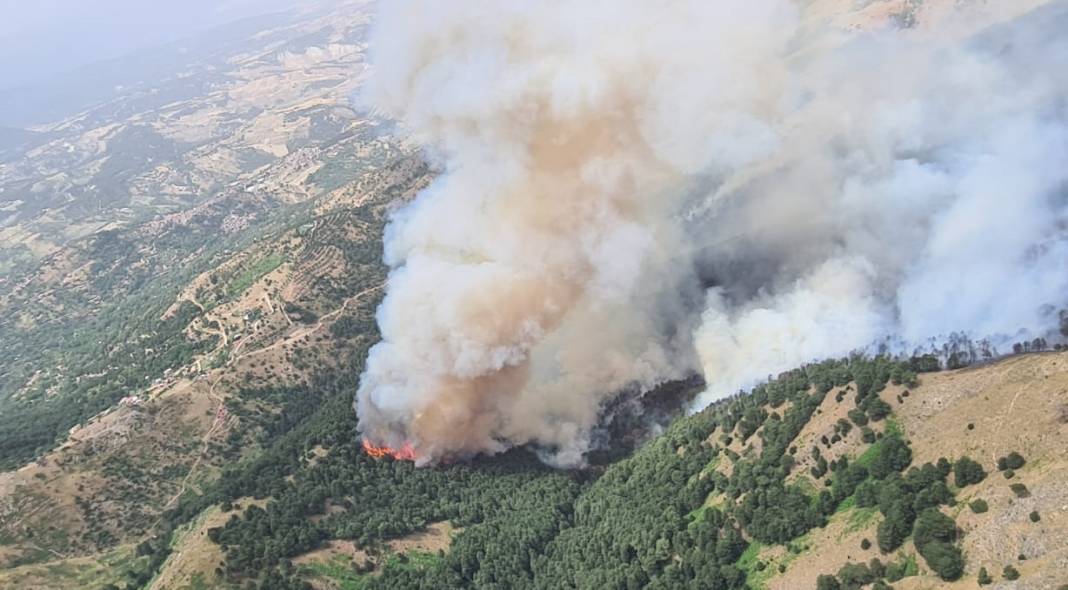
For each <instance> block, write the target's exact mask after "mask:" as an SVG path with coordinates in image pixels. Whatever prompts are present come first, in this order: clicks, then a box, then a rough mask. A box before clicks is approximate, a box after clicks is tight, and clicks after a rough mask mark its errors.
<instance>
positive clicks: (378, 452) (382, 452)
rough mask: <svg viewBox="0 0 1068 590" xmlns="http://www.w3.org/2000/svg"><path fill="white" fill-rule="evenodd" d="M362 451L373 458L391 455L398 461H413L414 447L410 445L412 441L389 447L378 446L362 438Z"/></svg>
mask: <svg viewBox="0 0 1068 590" xmlns="http://www.w3.org/2000/svg"><path fill="white" fill-rule="evenodd" d="M363 451H364V452H365V453H367V454H368V455H370V456H371V457H374V458H375V459H381V458H383V457H393V458H394V459H396V460H398V461H415V449H414V448H413V447H412V443H409V442H406V443H404V445H402V446H401V448H399V449H391V448H389V447H380V446H378V445H376V444H374V443H372V442H371V441H369V440H367V439H366V438H365V439H363Z"/></svg>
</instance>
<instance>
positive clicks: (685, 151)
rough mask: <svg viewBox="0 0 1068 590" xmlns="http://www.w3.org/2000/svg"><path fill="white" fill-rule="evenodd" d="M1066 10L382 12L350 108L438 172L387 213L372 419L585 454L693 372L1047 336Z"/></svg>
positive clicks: (444, 450)
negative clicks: (606, 407)
mask: <svg viewBox="0 0 1068 590" xmlns="http://www.w3.org/2000/svg"><path fill="white" fill-rule="evenodd" d="M1064 12H1065V11H1064V10H1061V9H1060V8H1055V9H1053V10H1047V13H1049V14H1045V15H1041V16H1040V17H1039V18H1029V19H1023V20H1019V21H1016V22H1013V23H1010V24H1007V25H1003V26H1001V27H999V28H998V29H996V30H990V31H987V32H985V33H982V34H980V35H979V36H976V37H972V38H970V39H966V40H963V41H962V40H960V39H959V38H954V39H953V40H952V41H949V40H946V41H940V40H939V39H937V38H932V36H931V35H923V34H919V33H912V32H907V31H898V30H886V31H881V32H869V33H852V34H850V35H845V34H843V33H835V32H831V31H830V30H829V29H828V30H827V31H826V32H819V29H818V28H816V27H813V26H812V22H811V21H804V20H803V17H804V15H803V14H801V13H800V12H799V9H798V8H797V5H796V4H794V3H792V2H787V1H785V0H719V1H717V2H704V1H701V0H672V1H661V2H649V1H646V0H633V1H619V0H613V1H594V0H591V1H588V2H582V3H571V2H556V1H553V2H539V3H509V2H482V1H477V0H457V1H454V2H448V3H440V2H414V1H404V0H394V1H391V2H388V3H383V4H382V5H381V9H380V14H379V17H378V23H377V27H376V32H375V35H374V39H373V41H372V48H373V52H374V62H375V68H376V72H375V76H374V78H373V81H372V83H371V85H370V88H369V90H368V95H367V98H368V99H369V100H370V102H371V103H372V104H373V105H374V106H375V107H377V108H378V109H380V111H382V112H383V113H385V114H386V115H387V116H389V117H392V118H395V119H397V120H399V121H402V122H403V124H404V125H405V126H406V128H407V130H408V131H409V132H410V133H411V135H412V136H413V138H414V139H415V140H417V141H419V142H421V143H422V144H424V145H426V146H427V148H428V151H429V152H430V153H431V155H432V156H433V157H434V158H435V159H436V161H437V162H438V163H439V165H440V168H441V170H442V173H441V175H440V176H439V177H438V178H437V179H436V180H435V182H434V183H433V184H432V185H431V186H430V187H429V188H428V189H427V190H426V191H424V192H423V193H422V194H421V195H419V197H418V198H417V199H416V200H415V201H414V202H412V203H411V204H409V205H407V206H405V207H404V208H403V209H401V210H400V211H399V212H398V213H397V214H396V215H395V217H394V218H393V219H392V221H391V223H390V225H389V227H388V229H387V233H386V250H385V252H386V262H387V263H388V264H389V265H390V267H391V269H392V272H391V275H390V281H389V286H388V294H387V296H386V299H385V301H384V302H383V304H382V306H381V308H380V309H379V312H378V322H379V326H380V328H381V331H382V337H383V341H382V342H381V343H380V344H378V345H377V346H375V347H374V348H373V349H372V351H371V354H370V357H369V359H368V363H367V368H366V371H365V373H364V374H363V376H362V379H361V384H360V390H359V393H358V399H357V411H358V413H359V418H360V428H361V430H362V432H363V434H364V436H365V437H367V438H368V439H369V440H371V441H373V442H375V443H376V444H383V445H390V446H400V445H401V444H402V443H404V442H410V443H412V445H413V446H414V448H415V450H416V453H417V456H418V458H419V460H420V461H422V462H430V461H434V460H437V459H440V458H442V457H449V456H463V455H468V454H473V453H479V452H488V453H493V452H499V451H501V450H503V449H506V448H508V447H510V446H514V445H521V444H526V443H535V444H537V445H539V446H542V447H543V448H545V449H548V451H549V454H550V455H551V456H552V457H553V460H554V461H555V462H557V463H558V464H561V465H574V464H578V463H581V461H582V453H583V452H584V451H585V450H586V449H587V446H588V443H589V440H588V437H589V433H590V430H591V427H592V426H593V425H594V424H595V423H596V421H597V417H598V414H599V411H600V410H601V408H602V407H603V404H604V403H605V402H606V400H608V399H610V398H611V397H612V396H613V395H615V394H616V393H618V392H619V391H620V390H621V389H623V388H628V387H631V388H632V387H643V388H648V387H652V386H654V385H656V384H658V383H660V382H663V381H666V380H669V379H677V378H681V377H684V376H686V375H687V374H690V373H692V372H694V371H699V372H701V373H703V375H704V377H705V379H706V381H707V382H708V384H709V385H708V389H707V391H706V392H705V394H703V395H702V396H701V398H700V402H701V403H702V404H704V403H708V402H711V401H714V400H716V399H718V398H721V397H723V396H725V395H729V394H732V393H734V392H735V391H737V390H738V389H739V388H742V387H747V386H749V385H752V384H753V383H755V382H756V381H758V380H760V379H762V378H765V377H767V376H768V375H769V374H773V373H776V372H779V371H781V370H785V369H788V368H792V367H794V366H796V365H798V364H800V363H803V362H807V361H811V360H816V359H821V358H826V357H832V356H838V355H843V354H847V353H849V352H850V351H853V350H856V349H862V348H867V347H870V346H873V345H877V344H879V343H886V342H893V343H895V346H900V347H906V346H915V345H918V344H922V343H927V342H930V341H931V340H932V339H938V338H940V337H944V336H946V335H948V334H950V333H953V332H963V333H966V334H968V335H970V336H973V337H976V338H983V337H990V338H1000V339H1008V338H1016V337H1023V336H1031V337H1033V336H1037V335H1043V334H1045V333H1047V332H1048V331H1049V330H1050V329H1051V328H1052V327H1054V326H1055V325H1056V311H1057V310H1058V309H1059V308H1060V307H1061V306H1062V305H1063V304H1064V303H1065V299H1066V298H1068V297H1066V293H1068V290H1066V287H1068V236H1066V234H1065V227H1066V226H1065V222H1066V214H1068V203H1066V199H1068V194H1066V191H1065V186H1066V185H1068V166H1066V164H1068V157H1066V156H1068V127H1066V120H1068V116H1066V107H1065V99H1066V98H1068V90H1066V89H1068V59H1066V56H1068V48H1066V45H1065V42H1064V41H1061V40H1059V37H1062V35H1059V33H1058V27H1057V26H1050V25H1049V24H1048V23H1050V22H1054V23H1055V24H1063V23H1065V22H1068V19H1063V18H1060V17H1061V15H1063V14H1064ZM1051 15H1052V16H1051ZM802 22H804V23H805V27H804V28H802V26H801V24H802ZM1034 23H1039V24H1037V25H1036V24H1034ZM1043 23H1046V25H1045V26H1041V25H1042V24H1043Z"/></svg>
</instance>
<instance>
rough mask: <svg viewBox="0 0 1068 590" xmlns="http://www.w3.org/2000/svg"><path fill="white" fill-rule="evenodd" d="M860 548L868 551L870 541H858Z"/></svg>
mask: <svg viewBox="0 0 1068 590" xmlns="http://www.w3.org/2000/svg"><path fill="white" fill-rule="evenodd" d="M860 548H861V549H863V550H865V551H867V550H868V549H871V541H869V540H867V539H862V540H861V541H860Z"/></svg>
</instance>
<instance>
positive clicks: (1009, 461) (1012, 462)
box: [997, 451, 1027, 471]
mask: <svg viewBox="0 0 1068 590" xmlns="http://www.w3.org/2000/svg"><path fill="white" fill-rule="evenodd" d="M997 463H998V471H1007V470H1012V469H1020V468H1021V467H1023V466H1024V465H1025V464H1027V461H1025V460H1024V458H1023V455H1021V454H1020V453H1017V452H1016V451H1013V452H1011V453H1009V454H1008V455H1006V456H1004V457H999V458H998V462H997Z"/></svg>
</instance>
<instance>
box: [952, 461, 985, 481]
mask: <svg viewBox="0 0 1068 590" xmlns="http://www.w3.org/2000/svg"><path fill="white" fill-rule="evenodd" d="M984 479H986V471H984V470H983V466H982V465H980V464H979V463H977V462H975V461H973V460H972V459H971V457H968V456H964V457H961V458H960V459H959V460H958V461H957V462H956V463H955V464H954V465H953V480H954V483H956V484H957V487H958V488H963V487H966V486H970V485H972V484H976V483H979V482H981V481H983V480H984Z"/></svg>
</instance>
